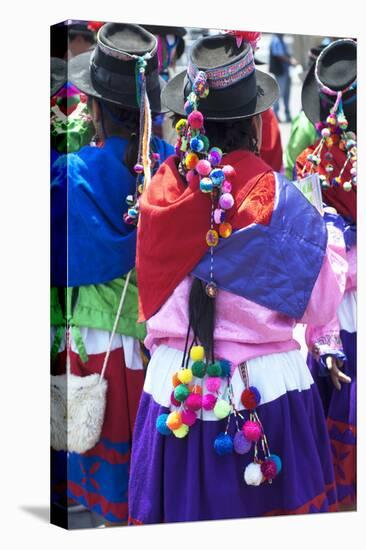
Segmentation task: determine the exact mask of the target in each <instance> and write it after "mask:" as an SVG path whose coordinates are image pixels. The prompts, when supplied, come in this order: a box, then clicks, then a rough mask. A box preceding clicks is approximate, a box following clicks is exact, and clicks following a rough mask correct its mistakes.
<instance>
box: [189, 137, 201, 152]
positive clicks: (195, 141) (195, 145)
mask: <svg viewBox="0 0 366 550" xmlns="http://www.w3.org/2000/svg"><path fill="white" fill-rule="evenodd" d="M189 145H190V147H191V149H192V151H195V152H196V153H199V152H200V151H203V149H204V148H205V144H204V143H203V141H202V139H201V138H199V137H194V138H192V139H191V141H190V142H189Z"/></svg>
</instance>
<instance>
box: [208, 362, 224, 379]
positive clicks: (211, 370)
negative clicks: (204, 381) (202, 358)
mask: <svg viewBox="0 0 366 550" xmlns="http://www.w3.org/2000/svg"><path fill="white" fill-rule="evenodd" d="M207 374H208V376H221V365H220V363H219V361H215V363H210V364H209V365H208V367H207Z"/></svg>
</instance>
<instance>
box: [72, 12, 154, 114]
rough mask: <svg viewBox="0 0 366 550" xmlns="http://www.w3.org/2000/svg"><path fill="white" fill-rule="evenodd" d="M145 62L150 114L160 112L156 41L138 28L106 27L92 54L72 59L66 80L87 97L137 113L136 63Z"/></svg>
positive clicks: (117, 24) (132, 26) (121, 25)
mask: <svg viewBox="0 0 366 550" xmlns="http://www.w3.org/2000/svg"><path fill="white" fill-rule="evenodd" d="M139 58H144V59H145V61H146V67H145V79H146V91H147V94H148V97H149V102H150V107H151V110H152V111H153V112H161V101H160V94H161V90H162V88H163V87H164V81H163V80H162V79H161V78H160V77H159V73H158V58H157V39H156V37H155V36H154V35H153V34H151V33H150V32H148V31H147V30H145V29H143V28H142V27H140V26H139V25H132V24H124V23H106V24H105V25H103V26H102V27H101V28H100V29H99V32H98V35H97V44H96V47H95V49H94V50H93V51H92V52H86V53H82V54H80V55H77V56H76V57H74V58H72V59H71V61H70V62H69V67H68V80H69V81H70V82H72V84H74V85H75V86H76V87H77V88H79V90H81V91H82V92H84V93H85V94H87V95H90V96H93V97H96V98H100V99H104V100H106V101H110V102H112V103H117V104H119V105H121V106H123V107H127V108H130V109H139V103H138V91H137V88H136V82H137V74H138V61H139Z"/></svg>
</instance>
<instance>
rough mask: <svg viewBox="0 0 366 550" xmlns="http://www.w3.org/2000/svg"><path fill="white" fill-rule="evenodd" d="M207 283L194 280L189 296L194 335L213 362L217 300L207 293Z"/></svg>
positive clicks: (190, 318) (190, 319)
mask: <svg viewBox="0 0 366 550" xmlns="http://www.w3.org/2000/svg"><path fill="white" fill-rule="evenodd" d="M205 286H206V283H205V282H203V281H201V280H200V279H196V278H195V279H194V280H193V283H192V287H191V292H190V295H189V306H188V307H189V322H190V326H191V328H192V331H193V334H194V335H195V336H196V337H197V338H198V340H199V341H200V342H201V344H202V346H203V347H204V349H205V354H206V358H207V359H208V360H213V353H214V349H213V335H214V328H215V300H213V299H212V298H209V297H208V296H207V294H206V291H205Z"/></svg>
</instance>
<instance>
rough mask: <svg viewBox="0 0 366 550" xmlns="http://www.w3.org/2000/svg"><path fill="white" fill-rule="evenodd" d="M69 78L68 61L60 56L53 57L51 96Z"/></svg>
mask: <svg viewBox="0 0 366 550" xmlns="http://www.w3.org/2000/svg"><path fill="white" fill-rule="evenodd" d="M66 80H67V63H66V61H64V60H63V59H60V58H58V57H51V82H50V88H51V91H50V93H51V96H53V95H54V94H56V93H57V92H58V91H59V89H60V88H62V86H63V85H64V84H65V83H66Z"/></svg>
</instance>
